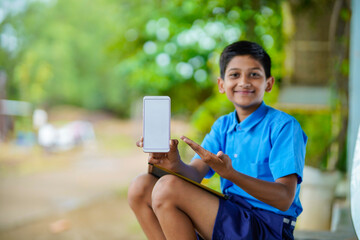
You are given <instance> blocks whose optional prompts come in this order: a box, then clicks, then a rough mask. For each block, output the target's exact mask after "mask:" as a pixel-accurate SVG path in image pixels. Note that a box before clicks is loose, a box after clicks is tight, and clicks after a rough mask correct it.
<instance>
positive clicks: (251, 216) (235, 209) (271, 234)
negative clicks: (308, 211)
mask: <svg viewBox="0 0 360 240" xmlns="http://www.w3.org/2000/svg"><path fill="white" fill-rule="evenodd" d="M285 220H286V221H284V216H281V215H278V214H276V213H273V212H270V211H266V210H263V209H259V208H255V207H253V206H252V205H250V204H249V203H248V202H247V201H246V200H244V199H243V198H242V197H240V196H237V195H229V199H228V200H225V199H222V198H221V199H220V205H219V211H218V214H217V216H216V220H215V226H214V230H213V235H212V239H213V240H241V239H246V240H250V239H254V240H261V239H266V240H272V239H286V240H290V239H291V240H293V239H294V237H293V232H294V228H295V227H294V224H291V223H295V221H296V219H295V218H292V217H286V219H285Z"/></svg>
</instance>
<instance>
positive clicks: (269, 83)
mask: <svg viewBox="0 0 360 240" xmlns="http://www.w3.org/2000/svg"><path fill="white" fill-rule="evenodd" d="M274 83H275V78H274V77H273V76H271V77H269V78H268V79H266V88H265V92H271V90H272V88H273V86H274Z"/></svg>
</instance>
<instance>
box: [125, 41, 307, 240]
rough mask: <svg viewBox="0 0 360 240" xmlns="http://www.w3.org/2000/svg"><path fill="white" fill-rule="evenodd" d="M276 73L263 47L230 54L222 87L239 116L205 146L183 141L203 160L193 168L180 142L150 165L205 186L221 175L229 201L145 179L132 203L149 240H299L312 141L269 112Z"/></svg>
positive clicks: (243, 45)
mask: <svg viewBox="0 0 360 240" xmlns="http://www.w3.org/2000/svg"><path fill="white" fill-rule="evenodd" d="M270 68H271V60H270V57H269V56H268V54H267V53H266V52H265V51H264V49H263V48H262V47H261V46H259V45H258V44H256V43H253V42H248V41H239V42H235V43H233V44H231V45H229V46H227V47H226V48H225V49H224V51H223V52H222V54H221V57H220V77H219V78H218V87H219V91H220V93H225V94H226V96H227V98H228V99H229V100H230V101H231V102H232V103H233V104H234V107H235V111H234V112H232V113H230V114H228V115H225V116H222V117H220V118H219V119H218V120H217V121H216V122H215V123H214V125H213V126H212V129H211V131H210V133H209V134H207V135H206V137H205V138H204V141H203V143H202V145H201V146H200V145H198V144H196V143H195V142H193V141H191V140H190V139H188V138H186V137H181V139H182V140H183V141H184V142H185V143H187V144H188V145H189V146H190V147H191V148H192V149H193V150H194V151H195V152H196V153H197V154H196V155H195V157H194V158H193V160H192V161H191V163H190V164H185V163H184V162H182V161H181V158H180V156H179V152H178V150H177V145H178V141H177V140H171V141H170V152H169V153H166V154H160V153H153V154H150V155H149V163H153V164H158V165H160V166H162V167H165V168H168V169H170V170H172V171H175V172H178V173H180V174H182V175H184V176H186V177H188V178H191V179H193V180H195V181H198V182H200V181H201V180H202V179H203V178H204V177H211V176H212V175H213V174H214V172H217V173H218V174H219V175H220V179H221V190H222V191H223V193H224V194H226V195H227V196H228V197H229V198H228V199H227V200H225V199H222V198H218V197H216V196H215V195H212V194H210V193H208V192H206V191H204V190H202V189H200V188H198V187H196V186H194V185H192V184H190V183H188V182H185V181H183V180H182V179H180V178H178V177H176V176H173V175H165V176H163V177H161V178H160V179H158V178H156V177H154V176H152V175H150V174H145V175H142V176H139V177H138V178H136V179H135V180H134V182H133V183H132V184H131V186H130V188H129V194H128V200H129V204H130V206H131V208H132V210H133V211H134V213H135V215H136V217H137V219H138V221H139V223H140V225H141V227H142V229H143V230H144V232H145V234H146V236H147V237H148V238H149V239H182V240H183V239H198V238H199V237H200V236H201V237H202V238H204V239H216V240H219V239H266V240H268V239H293V230H294V226H295V222H296V217H297V216H298V215H299V214H300V213H301V211H302V207H301V204H300V201H299V191H300V183H301V181H302V171H303V167H304V158H305V146H306V141H307V137H306V135H305V134H304V132H303V131H302V129H301V127H300V125H299V123H298V122H297V121H296V120H295V119H294V118H293V117H291V116H289V115H288V114H286V113H283V112H281V111H278V110H275V109H273V108H271V107H268V106H266V105H265V104H264V102H263V96H264V93H265V92H270V91H271V89H272V87H273V84H274V78H273V77H272V76H271V73H270ZM142 144H143V139H141V140H140V141H138V142H137V145H138V146H139V147H142Z"/></svg>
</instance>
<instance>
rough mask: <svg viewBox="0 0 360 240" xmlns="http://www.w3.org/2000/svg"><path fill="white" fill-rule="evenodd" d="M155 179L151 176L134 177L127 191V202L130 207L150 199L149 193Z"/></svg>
mask: <svg viewBox="0 0 360 240" xmlns="http://www.w3.org/2000/svg"><path fill="white" fill-rule="evenodd" d="M155 182H156V179H155V177H154V176H152V175H151V174H143V175H140V176H138V177H136V178H135V179H134V180H133V182H132V183H131V184H130V186H129V189H128V202H129V205H130V207H134V206H136V205H137V204H139V203H143V202H146V201H147V200H148V199H150V197H151V191H152V188H153V187H154V184H155Z"/></svg>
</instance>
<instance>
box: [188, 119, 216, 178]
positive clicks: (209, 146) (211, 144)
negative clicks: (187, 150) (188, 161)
mask: <svg viewBox="0 0 360 240" xmlns="http://www.w3.org/2000/svg"><path fill="white" fill-rule="evenodd" d="M221 126H222V124H221V119H219V120H217V121H216V122H215V123H214V124H213V126H212V127H211V131H210V132H209V133H208V134H206V136H205V138H204V140H203V142H202V143H201V146H202V147H203V148H204V149H206V150H208V151H210V152H212V153H214V154H217V153H218V152H219V151H220V150H221V142H220V140H221V139H222V137H221V134H220V129H221ZM194 159H201V157H200V156H199V155H198V154H197V153H195V156H194V157H193V158H192V160H194ZM214 173H215V171H214V170H213V169H212V168H211V167H210V169H209V172H208V173H207V174H206V176H205V178H211V177H212V176H213V175H214Z"/></svg>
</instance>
